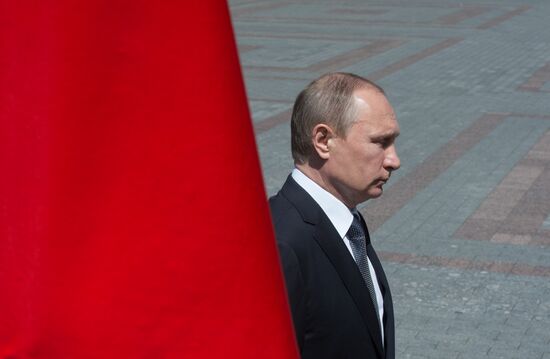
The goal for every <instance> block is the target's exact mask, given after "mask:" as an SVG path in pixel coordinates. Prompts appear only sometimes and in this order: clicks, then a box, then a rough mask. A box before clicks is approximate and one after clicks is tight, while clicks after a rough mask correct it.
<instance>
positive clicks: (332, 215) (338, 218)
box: [291, 168, 353, 238]
mask: <svg viewBox="0 0 550 359" xmlns="http://www.w3.org/2000/svg"><path fill="white" fill-rule="evenodd" d="M291 176H292V179H294V181H296V183H298V185H299V186H300V187H302V188H303V189H304V190H305V191H306V192H307V193H308V194H309V195H310V196H311V197H312V198H313V199H314V200H315V202H317V204H318V205H319V207H321V209H322V210H323V212H325V214H326V215H327V217H328V219H329V220H330V222H331V223H332V225H333V226H334V228H336V231H337V232H338V234H339V235H340V237H342V238H344V236H345V235H346V233H347V232H348V230H349V227H350V226H351V222H353V215H352V214H351V211H350V209H349V208H348V207H347V206H346V205H345V204H344V203H342V202H341V201H340V200H339V199H338V198H336V197H334V195H332V194H331V193H330V192H328V191H326V190H325V189H324V188H322V187H321V186H319V185H318V184H317V183H315V182H313V180H311V179H310V178H309V177H307V176H306V175H305V174H304V173H303V172H302V171H300V170H299V169H297V168H295V169H294V170H293V171H292V174H291Z"/></svg>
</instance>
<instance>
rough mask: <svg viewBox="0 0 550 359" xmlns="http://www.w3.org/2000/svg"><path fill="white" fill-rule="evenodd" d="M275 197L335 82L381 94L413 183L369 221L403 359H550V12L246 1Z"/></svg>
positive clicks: (246, 33) (248, 72)
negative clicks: (318, 102)
mask: <svg viewBox="0 0 550 359" xmlns="http://www.w3.org/2000/svg"><path fill="white" fill-rule="evenodd" d="M229 4H230V9H231V14H232V19H233V26H234V29H235V33H236V36H237V42H238V47H239V54H240V61H241V65H242V69H243V73H244V77H245V83H246V88H247V93H248V100H249V105H250V109H251V113H252V118H253V122H254V128H255V134H256V142H257V145H258V149H259V153H260V159H261V163H262V170H263V176H264V181H265V185H266V191H267V193H268V195H272V194H274V193H276V191H277V190H278V189H279V188H280V186H281V185H282V184H283V182H284V180H285V179H286V177H287V175H288V174H289V173H290V171H291V169H292V167H293V165H292V160H291V156H290V126H289V119H290V111H291V108H292V104H293V101H294V99H295V97H296V95H297V94H298V92H299V91H300V90H301V89H302V88H303V87H304V86H306V85H307V84H308V83H309V82H310V81H312V80H313V79H315V78H316V77H318V76H319V75H321V74H323V73H326V72H332V71H346V72H353V73H357V74H359V75H362V76H364V77H367V78H369V79H371V80H374V81H376V82H377V83H379V84H380V85H381V86H382V87H383V88H384V89H385V90H386V92H387V94H388V97H389V99H390V102H391V103H392V104H393V106H394V109H395V111H396V114H397V117H398V120H399V122H400V125H401V136H400V137H399V139H398V141H397V149H398V153H399V155H400V157H401V162H402V167H401V169H400V170H399V171H397V172H395V173H394V175H393V176H392V179H391V181H390V183H389V184H388V185H386V186H385V194H384V195H383V196H382V197H381V198H379V199H377V200H372V201H369V202H367V203H366V204H364V205H363V207H362V208H360V209H361V211H362V212H363V213H364V214H365V216H366V220H367V224H368V225H369V228H370V231H371V237H372V238H373V240H374V245H375V247H376V249H377V250H378V252H379V254H380V256H381V258H382V260H383V262H384V268H385V269H386V273H387V275H388V277H389V278H388V279H389V281H390V284H391V287H392V292H393V296H394V304H395V310H396V338H397V343H396V344H397V355H398V357H399V358H542V359H547V358H550V280H549V279H550V278H549V277H550V26H549V23H550V22H549V19H550V2H547V1H534V0H531V1H523V0H521V1H520V0H499V1H481V0H478V1H461V2H459V1H449V0H440V1H435V0H389V1H361V0H354V1H353V0H351V1H301V2H293V1H282V0H276V1H248V0H230V1H229Z"/></svg>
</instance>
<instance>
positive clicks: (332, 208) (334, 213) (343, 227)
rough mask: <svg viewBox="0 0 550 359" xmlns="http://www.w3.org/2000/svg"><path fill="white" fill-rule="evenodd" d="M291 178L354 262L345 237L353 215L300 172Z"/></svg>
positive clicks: (379, 296)
mask: <svg viewBox="0 0 550 359" xmlns="http://www.w3.org/2000/svg"><path fill="white" fill-rule="evenodd" d="M291 175H292V178H293V179H294V181H296V183H298V185H300V187H302V188H303V189H304V190H305V191H306V192H307V193H309V195H310V196H311V197H313V199H314V200H315V202H317V204H318V205H319V207H321V209H322V210H323V212H325V214H326V215H327V217H328V219H329V220H330V222H331V223H332V225H333V226H334V228H336V231H337V232H338V234H339V235H340V237H341V238H342V240H343V241H344V244H345V245H346V247H347V248H348V251H349V253H350V255H351V257H352V258H353V259H354V260H355V257H354V256H353V251H352V250H351V245H350V243H349V239H348V237H347V235H346V234H347V233H348V230H349V228H350V227H351V223H352V222H353V214H352V212H351V210H350V209H349V208H348V207H347V206H346V205H345V204H344V203H342V202H341V201H340V200H339V199H338V198H336V197H334V195H332V194H331V193H329V192H328V191H326V190H325V189H323V188H322V187H321V186H319V185H318V184H317V183H315V182H313V181H312V180H311V179H310V178H309V177H307V176H306V175H305V174H304V173H303V172H302V171H300V170H299V169H297V168H295V169H294V170H293V171H292V174H291ZM367 260H368V262H369V271H370V276H371V278H372V283H373V284H374V291H375V293H376V300H377V301H378V316H379V319H380V320H379V324H380V331H381V332H382V343H384V327H383V326H382V318H383V317H384V298H383V297H382V292H381V291H380V285H379V284H378V278H377V277H376V272H375V271H374V268H373V267H372V264H371V262H370V259H369V258H368V257H367Z"/></svg>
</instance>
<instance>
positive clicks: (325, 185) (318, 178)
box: [294, 163, 356, 209]
mask: <svg viewBox="0 0 550 359" xmlns="http://www.w3.org/2000/svg"><path fill="white" fill-rule="evenodd" d="M294 165H295V166H296V168H297V169H299V170H300V171H301V172H302V173H303V174H304V175H306V176H307V177H308V178H309V179H310V180H312V181H313V182H315V183H317V184H318V185H319V186H320V187H321V188H322V189H324V190H325V191H327V192H328V193H330V194H332V195H333V196H334V197H336V198H337V199H338V200H339V201H340V202H342V203H343V204H345V205H346V206H347V207H348V208H350V209H352V208H355V206H356V204H355V203H352V202H351V201H349V200H346V199H345V198H344V197H343V196H342V195H341V194H340V192H339V191H337V190H336V188H335V187H334V186H333V185H332V183H331V181H330V179H329V178H328V176H326V175H324V173H323V171H322V170H321V168H319V169H317V168H314V167H312V166H311V165H310V164H309V163H303V164H300V163H295V164H294Z"/></svg>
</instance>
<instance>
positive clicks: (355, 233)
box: [348, 213, 365, 241]
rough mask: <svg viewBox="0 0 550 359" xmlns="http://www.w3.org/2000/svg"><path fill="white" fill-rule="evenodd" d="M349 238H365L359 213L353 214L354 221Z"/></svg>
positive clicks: (349, 231)
mask: <svg viewBox="0 0 550 359" xmlns="http://www.w3.org/2000/svg"><path fill="white" fill-rule="evenodd" d="M348 238H349V240H350V241H358V240H364V239H365V231H364V229H363V225H362V223H361V220H360V219H359V214H357V213H354V214H353V222H351V226H350V227H349V230H348Z"/></svg>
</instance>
